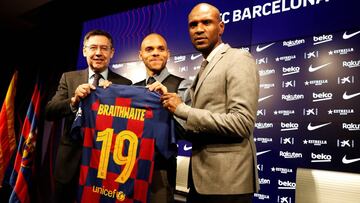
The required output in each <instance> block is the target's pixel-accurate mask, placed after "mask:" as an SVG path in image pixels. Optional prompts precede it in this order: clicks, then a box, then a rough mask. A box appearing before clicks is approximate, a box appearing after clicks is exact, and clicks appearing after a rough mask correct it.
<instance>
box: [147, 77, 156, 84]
mask: <svg viewBox="0 0 360 203" xmlns="http://www.w3.org/2000/svg"><path fill="white" fill-rule="evenodd" d="M155 81H156V80H155V78H154V77H149V78H148V80H147V82H146V85H151V84H153V83H154V82H155Z"/></svg>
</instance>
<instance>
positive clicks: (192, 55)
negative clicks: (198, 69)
mask: <svg viewBox="0 0 360 203" xmlns="http://www.w3.org/2000/svg"><path fill="white" fill-rule="evenodd" d="M200 56H201V54H199V55H194V54H191V57H190V58H191V60H195V59H197V58H199V57H200Z"/></svg>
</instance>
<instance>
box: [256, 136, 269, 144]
mask: <svg viewBox="0 0 360 203" xmlns="http://www.w3.org/2000/svg"><path fill="white" fill-rule="evenodd" d="M272 141H273V140H272V138H270V137H254V142H261V143H262V144H267V143H269V142H272Z"/></svg>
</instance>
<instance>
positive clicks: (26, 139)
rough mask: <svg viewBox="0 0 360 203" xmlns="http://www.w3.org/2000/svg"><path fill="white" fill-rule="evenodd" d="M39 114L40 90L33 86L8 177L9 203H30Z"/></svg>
mask: <svg viewBox="0 0 360 203" xmlns="http://www.w3.org/2000/svg"><path fill="white" fill-rule="evenodd" d="M39 114H40V89H39V86H38V84H36V85H35V89H34V92H33V95H32V97H31V102H30V104H29V107H28V110H27V113H26V117H25V120H24V124H23V127H22V131H21V137H20V141H19V145H18V149H17V153H16V158H15V163H14V169H13V172H12V174H11V177H10V185H11V186H12V188H13V191H12V193H11V196H10V199H9V202H22V203H26V202H30V193H29V189H30V188H31V186H32V177H33V175H34V168H35V164H34V162H35V145H36V138H37V125H38V122H39Z"/></svg>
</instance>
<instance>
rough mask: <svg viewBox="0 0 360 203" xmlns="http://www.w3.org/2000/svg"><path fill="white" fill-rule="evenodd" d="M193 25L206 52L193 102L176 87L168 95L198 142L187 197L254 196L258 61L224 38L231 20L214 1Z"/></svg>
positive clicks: (194, 37) (195, 39)
mask: <svg viewBox="0 0 360 203" xmlns="http://www.w3.org/2000/svg"><path fill="white" fill-rule="evenodd" d="M188 28H189V34H190V38H191V42H192V44H193V45H194V47H195V49H196V50H198V51H200V52H201V53H202V55H203V57H204V61H203V63H202V66H201V68H200V70H199V73H198V75H197V77H196V78H195V80H194V82H193V84H192V86H191V87H190V89H189V93H190V97H191V106H188V105H186V104H185V103H183V102H182V101H181V99H180V98H179V97H178V96H176V94H174V93H165V94H164V95H163V96H162V100H163V104H164V107H166V108H168V109H169V110H170V111H171V112H173V113H174V114H175V116H177V117H179V118H181V119H183V120H185V125H184V127H185V129H186V130H187V132H188V137H187V139H189V140H190V141H192V143H193V152H192V157H191V167H190V173H189V174H190V181H191V182H190V192H189V196H188V199H187V201H188V202H191V203H194V202H196V203H197V202H199V203H200V202H207V203H215V202H216V203H217V202H226V203H230V202H231V203H235V202H242V203H248V202H252V196H253V193H254V192H257V191H258V190H259V183H258V173H257V168H256V164H257V160H256V148H255V144H254V140H253V139H254V138H253V131H254V125H255V120H256V111H257V106H258V96H259V74H258V70H257V67H256V65H255V61H254V59H253V57H252V56H251V55H250V53H248V52H247V51H244V50H240V49H234V48H231V47H230V46H229V45H228V44H224V43H223V42H222V39H221V36H222V34H223V32H224V28H225V25H224V23H223V22H222V21H221V18H220V12H219V10H218V9H217V8H216V7H214V6H212V5H210V4H206V3H201V4H198V5H196V6H195V7H194V8H193V9H192V10H191V12H190V14H189V16H188ZM162 91H163V92H166V89H165V90H163V88H162Z"/></svg>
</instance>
